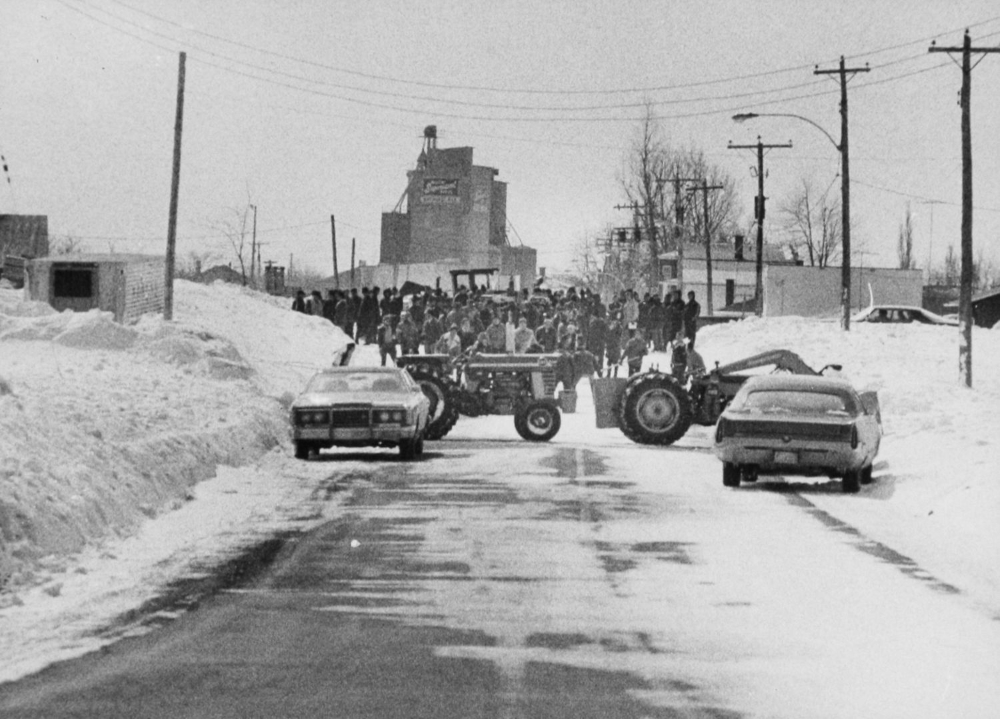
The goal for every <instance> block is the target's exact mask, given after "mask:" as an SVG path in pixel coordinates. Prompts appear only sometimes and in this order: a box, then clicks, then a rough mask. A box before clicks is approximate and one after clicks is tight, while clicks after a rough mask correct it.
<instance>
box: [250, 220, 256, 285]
mask: <svg viewBox="0 0 1000 719" xmlns="http://www.w3.org/2000/svg"><path fill="white" fill-rule="evenodd" d="M250 208H251V209H252V210H253V234H252V235H251V239H250V286H251V287H254V286H255V285H254V269H255V265H254V259H255V258H256V256H257V205H250Z"/></svg>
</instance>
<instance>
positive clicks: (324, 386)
mask: <svg viewBox="0 0 1000 719" xmlns="http://www.w3.org/2000/svg"><path fill="white" fill-rule="evenodd" d="M306 391H307V392H402V391H403V383H402V381H401V380H400V378H399V376H398V375H395V374H390V373H388V372H351V373H346V372H345V373H338V374H319V375H316V376H315V377H313V378H312V380H310V381H309V384H308V385H307V386H306Z"/></svg>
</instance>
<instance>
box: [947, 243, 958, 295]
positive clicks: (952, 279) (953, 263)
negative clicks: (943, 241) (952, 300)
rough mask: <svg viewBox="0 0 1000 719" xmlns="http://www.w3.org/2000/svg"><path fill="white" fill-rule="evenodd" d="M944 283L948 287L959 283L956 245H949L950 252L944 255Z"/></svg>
mask: <svg viewBox="0 0 1000 719" xmlns="http://www.w3.org/2000/svg"><path fill="white" fill-rule="evenodd" d="M944 283H945V285H947V286H948V287H954V286H956V285H958V255H957V254H955V245H948V254H946V255H945V256H944Z"/></svg>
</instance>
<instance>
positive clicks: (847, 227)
mask: <svg viewBox="0 0 1000 719" xmlns="http://www.w3.org/2000/svg"><path fill="white" fill-rule="evenodd" d="M758 117H791V118H794V119H796V120H802V121H803V122H807V123H809V124H810V125H812V126H813V127H815V128H816V129H817V130H819V131H820V132H822V133H823V136H824V137H826V139H827V140H829V141H830V144H832V145H833V146H834V147H835V148H837V152H839V153H840V210H841V233H842V241H841V242H842V245H843V255H844V259H843V261H842V262H841V297H840V301H841V309H842V311H843V314H842V316H841V318H840V326H841V329H843V330H845V331H846V330H849V329H851V179H850V178H851V175H850V164H849V162H848V152H847V123H846V121H845V122H844V123H842V124H841V126H840V138H841V139H840V142H837V141H836V140H834V139H833V136H832V135H831V134H830V133H829V132H827V131H826V130H824V129H823V128H822V127H821V126H820V125H817V124H816V123H815V122H813V121H812V120H810V119H809V118H808V117H803V116H802V115H794V114H792V113H788V112H760V113H757V112H741V113H740V114H738V115H733V121H734V122H746V121H747V120H754V119H756V118H758Z"/></svg>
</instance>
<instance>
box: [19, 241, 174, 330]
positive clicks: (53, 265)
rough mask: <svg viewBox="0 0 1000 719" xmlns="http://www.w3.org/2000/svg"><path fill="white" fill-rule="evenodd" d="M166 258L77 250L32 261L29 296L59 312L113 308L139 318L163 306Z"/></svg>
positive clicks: (119, 317) (127, 318)
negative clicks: (81, 251) (69, 253)
mask: <svg viewBox="0 0 1000 719" xmlns="http://www.w3.org/2000/svg"><path fill="white" fill-rule="evenodd" d="M165 272H166V260H165V259H164V258H163V257H162V256H159V255H130V254H79V255H56V256H54V257H41V258H38V259H35V260H32V261H31V262H29V263H28V295H29V297H30V298H31V299H33V300H37V301H39V302H48V303H49V304H50V305H52V307H54V308H55V309H57V310H60V311H61V310H73V311H74V312H86V311H87V310H92V309H99V310H104V311H106V312H111V313H112V314H113V315H114V318H115V321H116V322H123V323H129V322H135V321H136V320H138V319H139V317H141V316H142V315H144V314H149V313H160V312H163V308H164V301H165V300H164V296H165V289H166V280H165Z"/></svg>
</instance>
